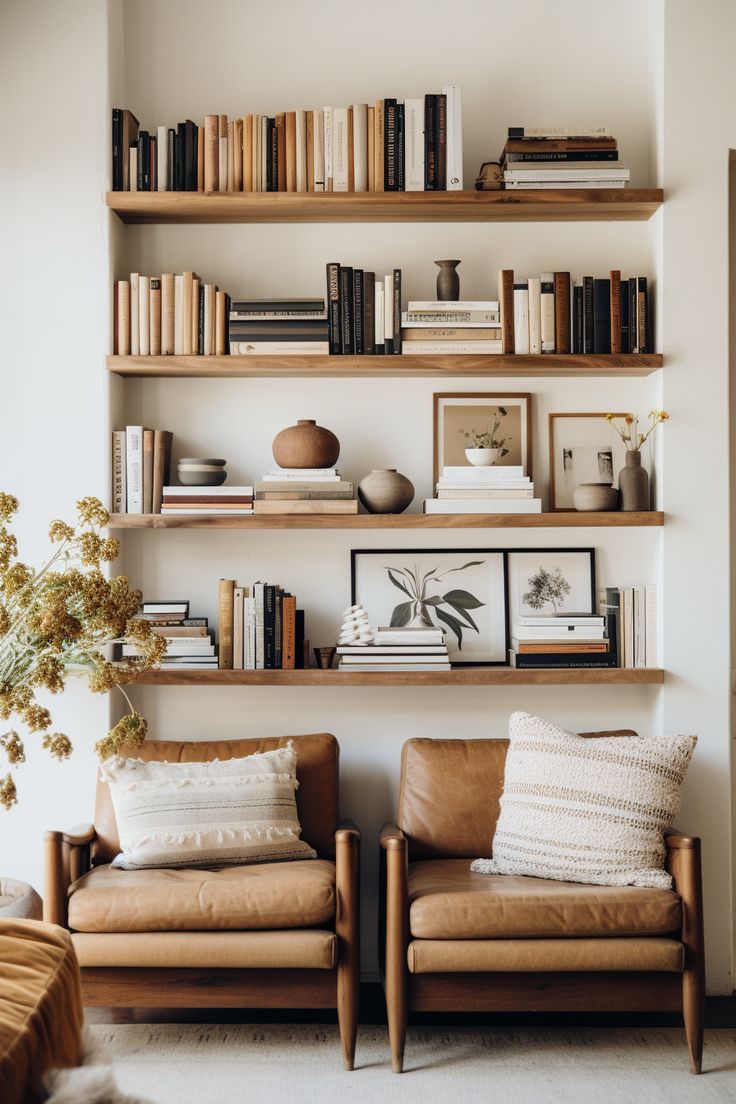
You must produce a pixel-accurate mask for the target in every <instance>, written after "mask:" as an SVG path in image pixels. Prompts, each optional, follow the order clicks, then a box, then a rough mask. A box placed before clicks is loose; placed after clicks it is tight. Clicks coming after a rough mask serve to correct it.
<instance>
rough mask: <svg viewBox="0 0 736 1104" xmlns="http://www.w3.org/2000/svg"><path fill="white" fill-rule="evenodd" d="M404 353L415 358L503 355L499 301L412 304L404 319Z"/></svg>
mask: <svg viewBox="0 0 736 1104" xmlns="http://www.w3.org/2000/svg"><path fill="white" fill-rule="evenodd" d="M401 351H402V352H403V353H407V354H409V355H411V354H413V355H415V356H458V355H459V356H462V355H463V354H466V355H473V354H478V353H481V354H482V353H501V352H503V345H502V341H501V315H500V312H499V305H498V301H497V300H493V299H489V300H466V301H462V302H449V301H445V300H413V301H411V302H410V303H409V309H408V310H406V311H404V313H403V314H402V316H401Z"/></svg>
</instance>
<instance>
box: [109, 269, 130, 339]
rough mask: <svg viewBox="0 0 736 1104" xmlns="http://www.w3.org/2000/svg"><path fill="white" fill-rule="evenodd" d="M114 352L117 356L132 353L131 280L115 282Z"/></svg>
mask: <svg viewBox="0 0 736 1104" xmlns="http://www.w3.org/2000/svg"><path fill="white" fill-rule="evenodd" d="M113 352H114V353H115V354H116V356H129V355H130V281H129V280H117V281H116V283H115V325H114V328H113Z"/></svg>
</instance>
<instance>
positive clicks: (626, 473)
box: [606, 410, 669, 511]
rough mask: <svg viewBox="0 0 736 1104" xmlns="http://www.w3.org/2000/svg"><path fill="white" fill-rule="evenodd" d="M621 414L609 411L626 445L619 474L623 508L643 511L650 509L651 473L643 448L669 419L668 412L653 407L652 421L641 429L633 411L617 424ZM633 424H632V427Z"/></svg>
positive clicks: (651, 412)
mask: <svg viewBox="0 0 736 1104" xmlns="http://www.w3.org/2000/svg"><path fill="white" fill-rule="evenodd" d="M620 417H621V415H620V414H606V421H608V422H610V424H611V425H612V426H613V428H614V429H615V430H616V432H617V433H618V435H619V437H620V438H621V440H622V441H623V442H624V444H625V445H626V463H625V465H624V467H623V468H622V470H621V471H620V472H619V476H618V486H619V490H620V491H621V509H622V510H636V511H644V510H648V509H649V473H648V472H647V470H646V468H643V467H642V466H641V448H642V445H643V444H644V443H645V441H647V439H648V438H649V437H650V436H651V434H652V433H654V430H655V429H656V428H657V426H658V425H659V424H660V422H666V421H667V419H668V418H669V414H668V413H667V411H666V410H650V411H649V425H648V426H647V428H646V429H645V430H644V432H641V431H640V429H639V419H638V418H636V417H635V416H634V415H633V414H626V415H625V416H624V424H623V425H622V426H621V425H617V424H616V419H617V418H620ZM632 427H633V428H632Z"/></svg>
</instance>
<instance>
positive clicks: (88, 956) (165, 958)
mask: <svg viewBox="0 0 736 1104" xmlns="http://www.w3.org/2000/svg"><path fill="white" fill-rule="evenodd" d="M72 942H73V944H74V950H75V951H76V952H77V958H78V959H79V965H80V966H104V967H109V966H114V967H121V966H129V967H136V968H145V969H148V968H150V967H154V968H156V967H162V968H166V967H171V968H173V969H190V968H191V969H195V968H197V967H209V968H210V969H213V970H214V969H218V970H222V969H225V970H264V969H265V970H292V969H301V970H332V969H333V967H334V966H335V964H336V962H337V936H336V935H335V933H334V932H333V931H326V930H325V929H324V928H318V929H316V930H315V929H312V930H309V929H304V928H303V929H300V930H299V931H294V930H293V929H291V930H288V929H284V930H282V931H249V932H243V931H237V932H236V931H216V932H213V931H207V932H203V931H198V932H107V933H105V934H100V933H99V932H75V933H74V935H72Z"/></svg>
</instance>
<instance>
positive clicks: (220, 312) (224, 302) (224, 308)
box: [215, 291, 229, 356]
mask: <svg viewBox="0 0 736 1104" xmlns="http://www.w3.org/2000/svg"><path fill="white" fill-rule="evenodd" d="M228 298H229V297H228V296H227V295H226V293H225V292H224V291H217V292H215V356H225V354H226V353H227V351H228V314H229V311H228Z"/></svg>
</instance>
